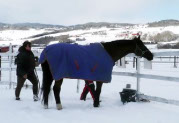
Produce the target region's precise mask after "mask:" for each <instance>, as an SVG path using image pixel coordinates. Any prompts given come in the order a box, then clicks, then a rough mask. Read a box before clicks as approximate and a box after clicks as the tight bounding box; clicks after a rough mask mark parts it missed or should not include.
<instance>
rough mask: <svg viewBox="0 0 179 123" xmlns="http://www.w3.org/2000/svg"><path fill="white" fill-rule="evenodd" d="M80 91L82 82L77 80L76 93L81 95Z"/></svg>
mask: <svg viewBox="0 0 179 123" xmlns="http://www.w3.org/2000/svg"><path fill="white" fill-rule="evenodd" d="M79 89H80V80H79V79H78V80H77V88H76V92H77V93H79Z"/></svg>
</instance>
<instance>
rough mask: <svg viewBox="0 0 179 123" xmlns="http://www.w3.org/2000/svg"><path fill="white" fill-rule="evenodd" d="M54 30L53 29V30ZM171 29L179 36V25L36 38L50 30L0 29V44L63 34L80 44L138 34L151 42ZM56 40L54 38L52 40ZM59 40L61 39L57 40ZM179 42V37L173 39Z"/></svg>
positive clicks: (137, 27)
mask: <svg viewBox="0 0 179 123" xmlns="http://www.w3.org/2000/svg"><path fill="white" fill-rule="evenodd" d="M51 31H52V30H51ZM166 31H170V32H172V33H173V34H175V35H176V36H177V37H178V36H179V26H168V27H148V25H135V26H123V27H119V28H106V27H102V28H90V29H84V30H72V31H66V32H59V33H54V34H48V35H44V36H39V37H36V38H29V37H31V36H34V35H37V34H42V33H45V32H50V31H49V30H45V29H40V30H35V29H30V30H23V31H22V30H4V31H0V44H1V45H2V44H6V45H7V44H9V43H12V44H21V43H22V42H23V41H24V40H31V41H33V40H35V39H40V38H43V37H59V36H62V35H68V36H69V39H70V40H72V41H77V42H78V43H80V44H86V43H91V42H101V41H112V40H117V39H130V38H132V37H134V36H136V35H138V34H140V35H141V37H142V38H143V39H144V40H143V41H144V42H145V41H147V42H151V39H150V38H151V36H155V35H157V34H158V33H162V32H166ZM52 41H54V40H52ZM56 41H59V40H56ZM173 42H175V43H177V42H179V39H176V40H175V41H173Z"/></svg>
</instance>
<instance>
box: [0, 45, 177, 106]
mask: <svg viewBox="0 0 179 123" xmlns="http://www.w3.org/2000/svg"><path fill="white" fill-rule="evenodd" d="M153 54H154V58H155V57H162V56H179V51H170V52H169V51H168V52H154V53H153ZM16 55H17V53H12V46H11V45H10V51H9V52H7V53H0V56H1V57H4V56H5V57H9V67H7V68H0V71H2V70H4V71H9V81H8V83H9V87H10V88H11V86H12V84H13V82H12V77H11V76H12V71H14V70H15V67H12V61H13V59H12V58H13V57H14V56H16ZM35 55H36V56H39V55H40V54H35ZM127 57H134V55H131V54H130V55H128V56H127ZM140 64H141V62H140V58H137V70H136V72H135V73H132V72H113V75H119V76H131V77H136V78H137V97H138V99H139V98H144V99H149V100H153V101H158V102H163V103H170V104H175V105H179V101H177V100H167V99H164V98H160V97H153V96H148V95H144V94H141V92H140V79H141V78H146V79H155V80H164V81H174V82H179V77H170V76H160V75H151V74H141V73H140V68H141V65H140ZM38 70H40V69H38ZM1 83H3V82H1ZM4 83H7V82H4ZM78 83H79V81H78ZM78 87H79V86H78V85H77V88H78ZM77 91H78V90H77Z"/></svg>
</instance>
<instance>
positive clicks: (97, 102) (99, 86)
mask: <svg viewBox="0 0 179 123" xmlns="http://www.w3.org/2000/svg"><path fill="white" fill-rule="evenodd" d="M102 85H103V82H100V81H97V82H96V92H95V100H94V104H93V106H94V107H99V106H100V100H99V99H100V94H101V89H102Z"/></svg>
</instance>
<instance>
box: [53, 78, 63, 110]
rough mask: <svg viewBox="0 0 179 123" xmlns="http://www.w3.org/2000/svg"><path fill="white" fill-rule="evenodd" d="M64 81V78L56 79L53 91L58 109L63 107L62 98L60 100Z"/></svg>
mask: <svg viewBox="0 0 179 123" xmlns="http://www.w3.org/2000/svg"><path fill="white" fill-rule="evenodd" d="M62 83H63V79H60V80H58V81H55V84H54V86H53V92H54V96H55V101H56V106H57V109H58V110H61V109H62V105H61V100H60V91H61V85H62Z"/></svg>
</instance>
